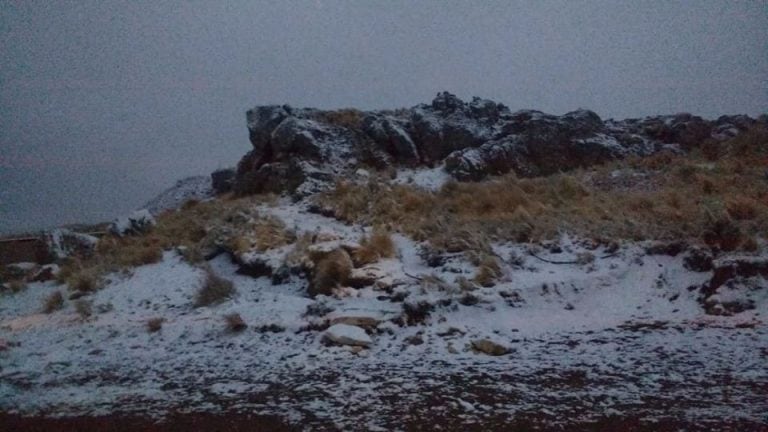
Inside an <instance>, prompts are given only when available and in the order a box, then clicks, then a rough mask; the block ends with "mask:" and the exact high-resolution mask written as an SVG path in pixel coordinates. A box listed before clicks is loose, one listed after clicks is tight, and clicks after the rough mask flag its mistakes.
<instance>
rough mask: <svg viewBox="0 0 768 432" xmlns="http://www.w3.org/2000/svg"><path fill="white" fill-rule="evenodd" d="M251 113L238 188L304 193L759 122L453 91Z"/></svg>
mask: <svg viewBox="0 0 768 432" xmlns="http://www.w3.org/2000/svg"><path fill="white" fill-rule="evenodd" d="M247 121H248V130H249V136H250V140H251V144H252V146H253V149H252V150H251V151H250V152H248V154H246V155H245V157H243V159H242V160H241V161H240V163H239V164H238V167H237V171H236V173H235V175H234V181H233V182H232V187H233V189H234V191H235V192H236V193H238V194H241V195H244V194H251V193H259V192H283V191H288V192H291V193H292V194H294V196H295V197H297V198H301V197H302V196H305V195H308V194H311V193H314V192H316V191H319V190H323V189H324V188H326V187H328V186H329V185H330V184H331V183H332V181H333V180H334V179H335V178H337V177H339V176H341V175H343V174H345V173H348V172H350V170H352V169H356V168H358V167H359V166H360V165H361V164H364V165H370V166H372V167H374V168H377V169H382V168H386V167H389V166H393V165H395V166H406V167H418V166H435V165H438V164H443V163H444V168H445V170H446V171H447V172H449V173H450V174H451V175H452V176H453V177H455V178H456V179H459V180H479V179H482V178H485V177H486V176H488V175H494V174H504V173H507V172H510V171H513V172H515V173H516V174H517V175H518V176H522V177H531V176H539V175H548V174H552V173H557V172H561V171H567V170H571V169H574V168H579V167H586V166H590V165H594V164H598V163H602V162H605V161H609V160H613V159H617V158H622V157H626V156H629V155H640V156H645V155H650V154H653V153H655V152H658V151H661V150H665V149H666V150H670V151H686V150H689V149H691V148H693V147H696V146H698V145H700V144H701V143H702V142H704V141H706V140H709V139H714V140H723V139H727V138H730V137H733V136H735V135H737V134H738V133H740V132H742V131H744V130H746V129H748V128H750V127H751V126H752V125H753V124H754V123H755V122H756V120H753V119H751V118H749V117H747V116H723V117H720V118H719V119H717V120H715V121H708V120H704V119H702V118H701V117H697V116H693V115H690V114H675V115H670V116H655V117H646V118H643V119H627V120H621V121H615V120H607V121H603V120H602V119H601V118H600V117H599V116H598V115H597V114H595V113H594V112H592V111H589V110H584V109H579V110H576V111H573V112H570V113H567V114H565V115H562V116H556V115H551V114H545V113H542V112H540V111H532V110H525V111H517V112H511V111H510V110H509V108H507V107H506V106H504V105H502V104H500V103H496V102H493V101H490V100H486V99H480V98H473V99H472V100H471V101H470V102H465V101H462V100H461V99H459V98H458V97H456V96H454V95H452V94H450V93H448V92H443V93H440V94H438V95H437V97H436V98H435V99H434V100H433V101H432V103H430V104H421V105H417V106H415V107H413V108H410V109H401V110H397V111H371V112H361V111H356V110H341V111H320V110H315V109H296V108H293V107H290V106H288V105H270V106H261V107H256V108H254V109H252V110H250V111H248V113H247ZM216 189H217V190H218V188H216Z"/></svg>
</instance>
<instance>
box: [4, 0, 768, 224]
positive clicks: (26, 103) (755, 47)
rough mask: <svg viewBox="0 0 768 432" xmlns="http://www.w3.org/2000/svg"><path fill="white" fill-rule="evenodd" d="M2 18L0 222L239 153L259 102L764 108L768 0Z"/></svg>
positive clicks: (147, 192)
mask: <svg viewBox="0 0 768 432" xmlns="http://www.w3.org/2000/svg"><path fill="white" fill-rule="evenodd" d="M0 37H1V39H0V40H2V44H1V45H0V66H1V67H0V231H18V230H24V229H33V228H43V227H49V226H52V225H56V224H62V223H70V222H93V221H101V220H109V219H110V218H112V217H114V216H116V215H118V214H120V213H122V212H125V211H128V210H130V209H132V208H136V207H137V206H140V205H142V204H143V203H144V202H146V201H147V200H148V199H150V198H152V197H153V196H154V195H155V194H157V193H158V192H160V191H161V190H163V189H165V188H167V187H169V186H171V185H172V184H173V183H174V182H175V180H177V179H179V178H182V177H185V176H189V175H205V174H208V173H209V172H210V171H212V170H214V169H216V168H219V167H224V166H232V165H234V164H235V163H236V162H237V160H238V159H239V158H240V157H241V156H242V155H243V154H244V153H245V152H246V151H248V149H249V147H250V144H249V142H248V138H247V136H248V134H247V129H246V126H245V110H247V109H248V108H250V107H252V106H254V105H262V104H271V103H281V104H282V103H289V104H291V105H295V106H313V107H319V108H339V107H350V106H353V107H358V108H365V109H372V108H395V107H400V106H412V105H415V104H417V103H421V102H428V101H430V100H431V99H432V98H433V97H434V95H435V94H436V93H437V92H438V91H442V90H448V91H451V92H453V93H455V94H457V95H459V96H460V97H462V98H470V97H471V96H474V95H477V96H482V97H486V98H490V99H494V100H497V101H500V102H503V103H505V104H506V105H508V106H509V107H510V108H511V109H513V110H514V109H522V108H535V109H540V110H543V111H547V112H552V113H556V114H561V113H564V112H567V111H569V110H573V109H575V108H578V107H584V108H589V109H592V110H594V111H596V112H597V113H598V114H600V115H601V116H602V117H604V118H608V117H614V118H623V117H637V116H644V115H651V114H661V113H675V112H683V111H684V112H692V113H694V114H698V115H702V116H704V117H710V118H711V117H717V116H719V115H722V114H736V113H745V114H750V115H752V116H756V115H758V114H760V113H761V112H765V111H766V110H768V54H767V53H768V3H766V2H765V1H753V2H746V1H745V2H732V1H729V0H725V1H695V2H694V1H687V2H668V1H653V2H651V1H646V2H636V1H626V2H625V1H621V2H620V1H562V2H561V1H558V2H554V1H536V2H530V1H521V2H506V1H505V2H456V1H430V2H427V1H421V2H411V1H380V2H374V1H319V0H318V1H308V2H289V1H271V2H254V1H207V2H181V1H179V2H157V1H146V2H143V1H125V2H116V1H93V2H90V1H77V2H67V1H55V2H51V1H26V0H19V1H4V0H0Z"/></svg>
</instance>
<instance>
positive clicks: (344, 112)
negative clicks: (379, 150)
mask: <svg viewBox="0 0 768 432" xmlns="http://www.w3.org/2000/svg"><path fill="white" fill-rule="evenodd" d="M363 115H364V114H363V113H362V111H360V110H357V109H354V108H345V109H340V110H336V111H321V112H319V113H317V115H316V118H317V120H319V121H322V122H324V123H329V124H332V125H336V126H341V127H347V128H351V129H360V128H362V126H363Z"/></svg>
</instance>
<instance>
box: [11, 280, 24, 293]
mask: <svg viewBox="0 0 768 432" xmlns="http://www.w3.org/2000/svg"><path fill="white" fill-rule="evenodd" d="M8 289H9V290H10V291H11V293H13V294H17V293H20V292H22V291H24V290H26V289H27V283H26V282H24V281H23V280H12V281H10V282H8Z"/></svg>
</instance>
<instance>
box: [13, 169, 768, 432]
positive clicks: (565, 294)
mask: <svg viewBox="0 0 768 432" xmlns="http://www.w3.org/2000/svg"><path fill="white" fill-rule="evenodd" d="M428 183H431V180H430V181H429V182H428ZM261 210H262V211H264V212H267V213H270V214H273V215H275V216H277V217H279V218H281V219H282V220H283V221H284V222H285V224H286V226H288V227H293V228H295V229H297V230H298V231H313V232H318V231H323V232H333V233H334V234H336V235H337V236H340V237H341V238H343V239H350V240H356V239H357V238H358V236H359V235H360V230H361V228H360V227H353V226H347V225H343V224H341V223H339V222H337V221H335V220H332V219H329V218H325V217H323V216H319V215H316V214H310V213H307V212H306V211H305V210H304V208H303V207H302V206H301V205H289V204H287V203H283V205H280V206H277V207H266V206H265V207H264V208H263V209H261ZM394 240H395V243H396V246H397V249H398V254H397V257H396V258H393V259H387V260H382V261H380V262H378V263H375V264H372V265H370V266H369V267H367V268H366V269H365V270H366V271H368V272H370V273H372V274H377V275H382V276H383V277H382V278H380V280H381V281H382V282H384V284H381V285H379V287H381V286H387V287H389V288H388V289H387V290H382V289H379V288H376V286H370V287H367V288H362V289H353V288H345V289H343V290H341V291H339V292H337V295H336V296H334V297H325V296H319V297H318V298H316V299H311V298H309V297H308V296H307V295H306V281H305V280H303V279H300V278H298V277H297V276H291V277H290V278H289V279H288V280H287V281H285V282H283V283H280V284H277V285H274V284H273V283H272V280H271V279H270V278H267V277H261V278H252V277H249V276H244V275H240V274H238V273H237V267H236V266H235V265H234V264H233V263H232V262H231V261H230V260H229V259H228V258H227V257H226V256H224V255H221V256H219V257H217V258H215V259H213V260H212V261H211V262H210V265H211V268H212V270H213V271H214V272H215V273H216V274H218V275H219V276H221V277H224V278H227V279H229V280H231V281H232V282H233V283H234V285H235V287H236V290H237V294H236V295H235V296H234V298H232V299H231V300H228V301H226V302H224V303H221V304H219V305H216V306H211V307H202V308H194V307H193V302H194V296H195V293H196V292H197V290H198V289H199V288H200V286H201V285H202V283H203V280H204V277H205V273H204V272H203V271H202V270H200V269H199V268H196V267H193V266H190V265H189V264H187V263H186V262H185V261H184V260H183V259H182V258H181V257H180V256H179V255H178V254H177V253H176V252H174V251H167V252H166V253H165V255H164V259H163V261H162V262H160V263H157V264H152V265H147V266H143V267H140V268H137V269H135V270H134V271H133V272H132V273H131V274H116V275H112V277H111V281H110V283H109V284H108V285H107V286H106V287H105V288H104V289H103V290H100V291H98V292H96V293H94V294H92V295H90V296H88V297H87V300H88V301H90V302H91V304H92V307H93V315H92V316H91V317H90V318H88V319H86V320H84V319H82V318H81V317H80V316H79V315H78V314H77V313H76V312H75V306H74V302H72V301H68V302H66V304H65V307H64V308H63V309H62V310H60V311H57V312H54V313H52V314H42V313H41V312H40V310H41V305H42V302H43V299H44V298H45V297H47V296H48V295H49V294H50V293H51V292H53V291H54V290H62V292H65V291H66V288H65V287H61V286H56V285H55V284H54V283H53V282H42V283H31V284H30V285H29V287H28V288H27V290H25V291H23V292H20V293H16V294H12V295H11V294H7V295H3V296H2V297H1V298H0V338H1V339H3V340H4V341H5V349H4V350H2V351H0V411H6V412H19V413H25V414H33V413H45V414H46V415H61V416H67V415H75V414H79V415H98V414H105V413H115V412H118V413H138V414H142V415H156V416H162V415H163V414H164V413H165V412H168V411H170V410H174V411H178V410H188V411H207V412H243V411H247V412H253V413H260V414H274V415H277V416H280V417H281V418H283V419H284V420H285V421H286V422H288V423H291V424H296V425H300V426H301V427H302V428H306V429H307V430H315V429H341V430H405V429H408V430H413V429H419V428H422V429H423V428H435V427H442V428H443V429H444V430H462V429H466V428H472V427H474V428H478V426H482V428H487V429H492V428H503V425H504V424H507V423H510V422H513V421H518V420H519V419H521V418H535V419H537V421H539V422H542V421H543V422H544V423H545V424H548V425H550V426H552V427H556V426H558V425H561V426H567V425H569V424H572V423H574V422H589V421H592V420H596V419H603V418H606V417H617V418H622V417H631V418H634V419H638V421H639V422H641V423H644V424H651V425H652V424H654V422H660V421H662V422H663V421H665V420H669V419H673V420H674V421H676V422H680V424H683V425H686V424H691V425H697V427H706V426H707V425H718V424H722V422H735V423H738V422H745V423H744V424H747V425H754V427H755V428H756V429H755V430H757V428H759V427H761V426H760V425H765V424H766V421H768V419H767V418H766V413H768V327H766V323H765V310H766V306H768V300H766V293H768V289H766V287H765V283H764V282H765V281H764V280H763V281H762V282H761V283H762V284H763V285H762V288H761V289H762V291H756V292H757V293H758V294H754V293H753V294H752V297H751V298H752V299H753V300H754V301H755V306H756V307H755V309H752V310H747V311H744V312H741V313H738V314H735V315H733V316H711V315H706V314H705V312H704V309H703V308H702V305H701V304H700V302H699V301H698V296H699V295H700V294H699V292H698V290H696V289H690V287H698V286H700V285H702V284H704V283H706V282H707V281H708V280H709V279H710V278H711V277H712V272H694V271H690V270H687V269H686V268H685V267H684V265H683V257H682V255H680V256H677V257H670V256H663V255H648V254H647V253H646V251H645V248H644V247H642V245H639V244H625V245H623V246H621V247H620V248H619V249H618V250H616V251H613V250H605V249H604V248H602V247H597V248H594V247H592V246H589V245H588V244H587V243H586V242H580V241H579V240H578V239H573V238H569V237H568V236H563V238H562V239H561V240H560V241H559V242H558V244H557V246H558V247H557V248H543V247H533V246H529V245H519V244H495V245H494V252H495V253H496V254H497V255H498V256H499V257H500V258H501V259H502V261H503V262H504V264H503V266H502V270H503V275H502V277H501V278H500V281H499V282H498V283H497V284H496V285H495V286H493V287H490V288H482V287H481V288H478V289H476V290H474V291H471V292H462V291H461V290H459V289H458V288H456V287H457V286H458V285H459V284H460V281H459V278H460V277H465V278H471V277H472V276H473V274H474V272H475V268H474V267H473V266H472V265H471V264H470V263H469V262H467V261H466V259H465V258H464V257H462V256H461V255H456V256H451V257H449V259H448V261H447V262H446V263H444V264H443V265H442V266H440V267H435V268H432V267H428V266H427V265H426V263H425V262H423V260H422V259H421V258H420V257H419V255H418V253H417V251H418V245H417V244H416V243H414V242H413V241H412V240H410V239H408V238H406V237H403V236H400V235H396V236H395V238H394ZM585 253H589V254H591V256H592V257H594V260H593V261H591V260H584V259H583V257H584V256H585ZM576 261H578V262H579V263H575V262H576ZM590 261H591V262H590ZM564 263H566V264H564ZM433 275H434V276H437V277H439V278H440V279H441V280H442V281H444V283H439V282H435V280H436V279H434V278H431V276H433ZM430 281H432V282H430ZM406 312H408V313H406ZM419 312H423V313H422V314H421V316H420V315H419ZM231 313H238V314H240V316H241V317H242V318H243V320H244V321H245V323H246V324H247V325H248V328H247V329H246V330H244V331H241V332H231V331H229V330H228V328H227V325H226V323H225V320H224V316H225V315H228V314H231ZM152 318H163V319H164V323H163V325H162V329H161V330H160V331H158V332H153V333H150V332H148V331H147V321H148V320H149V319H152ZM417 318H421V319H423V320H419V319H417ZM416 321H419V322H416ZM334 323H335V324H340V325H341V326H342V327H337V330H338V329H339V328H340V329H341V333H342V335H344V336H346V337H353V338H354V337H356V336H357V337H361V335H360V334H359V332H357V330H354V329H353V330H352V331H351V332H350V329H349V328H347V327H344V325H348V324H351V323H352V324H356V325H359V326H362V327H365V328H366V329H367V336H368V337H370V340H371V341H370V345H369V346H368V347H361V346H339V345H336V344H331V343H329V342H328V341H327V338H326V333H325V328H326V327H327V326H328V325H330V324H334ZM362 336H365V335H362ZM479 341H489V342H492V343H494V344H497V345H498V346H499V347H502V348H503V350H504V352H506V354H504V355H500V356H491V355H487V354H484V353H482V352H480V351H479V350H477V349H475V348H476V347H477V343H478V342H479ZM360 345H368V343H365V344H360ZM713 427H715V426H713ZM750 427H751V426H750Z"/></svg>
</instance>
